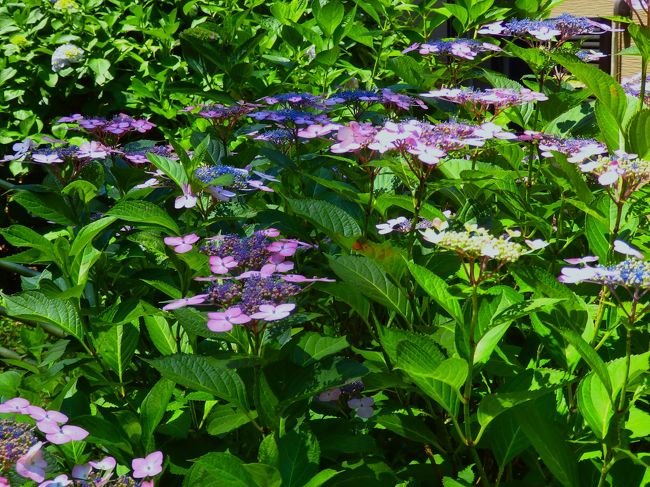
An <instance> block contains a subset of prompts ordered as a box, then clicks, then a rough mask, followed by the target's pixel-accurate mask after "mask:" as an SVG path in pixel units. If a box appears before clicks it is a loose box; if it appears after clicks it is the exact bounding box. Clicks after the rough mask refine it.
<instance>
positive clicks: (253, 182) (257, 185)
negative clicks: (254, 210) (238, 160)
mask: <svg viewBox="0 0 650 487" xmlns="http://www.w3.org/2000/svg"><path fill="white" fill-rule="evenodd" d="M247 183H248V185H249V186H250V187H251V188H253V189H258V190H260V191H265V192H266V193H273V192H274V191H273V189H271V188H269V187H268V186H265V185H264V182H263V181H259V180H257V179H249V180H248V181H247Z"/></svg>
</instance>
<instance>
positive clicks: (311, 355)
mask: <svg viewBox="0 0 650 487" xmlns="http://www.w3.org/2000/svg"><path fill="white" fill-rule="evenodd" d="M293 341H294V342H295V343H294V344H293V350H292V353H291V358H292V360H293V362H294V363H296V364H298V365H302V366H304V365H309V364H311V363H313V362H317V361H318V360H320V359H322V358H323V357H327V356H328V355H332V354H335V353H338V352H340V351H341V350H345V349H346V348H348V347H349V346H350V345H349V343H348V341H347V340H346V339H345V337H326V336H322V335H321V334H319V333H316V332H306V333H301V334H300V335H299V336H298V337H294V339H293Z"/></svg>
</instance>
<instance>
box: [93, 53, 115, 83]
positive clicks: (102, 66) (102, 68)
mask: <svg viewBox="0 0 650 487" xmlns="http://www.w3.org/2000/svg"><path fill="white" fill-rule="evenodd" d="M88 67H89V68H90V70H91V71H92V72H93V73H94V74H95V82H96V83H97V84H98V85H103V84H105V83H106V82H108V81H110V80H112V79H113V75H111V73H110V72H109V70H110V69H111V62H110V61H109V60H108V59H98V58H94V59H89V60H88Z"/></svg>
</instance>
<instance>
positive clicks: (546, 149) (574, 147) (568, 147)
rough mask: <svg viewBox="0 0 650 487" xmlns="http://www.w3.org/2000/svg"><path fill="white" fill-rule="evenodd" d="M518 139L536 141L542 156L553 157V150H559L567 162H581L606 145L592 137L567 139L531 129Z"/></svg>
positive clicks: (600, 151)
mask: <svg viewBox="0 0 650 487" xmlns="http://www.w3.org/2000/svg"><path fill="white" fill-rule="evenodd" d="M519 140H521V141H523V142H534V143H537V144H538V146H539V148H540V151H541V154H542V157H553V152H559V153H560V154H564V155H565V156H567V160H568V161H569V162H582V161H584V160H585V159H588V158H590V157H593V156H595V155H598V154H604V153H606V152H607V146H606V145H605V144H603V143H602V142H599V141H597V140H594V139H567V138H563V137H559V136H557V135H551V134H544V133H542V132H535V131H533V130H527V131H525V132H524V134H523V135H521V136H519Z"/></svg>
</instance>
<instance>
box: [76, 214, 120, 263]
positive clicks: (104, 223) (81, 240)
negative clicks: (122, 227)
mask: <svg viewBox="0 0 650 487" xmlns="http://www.w3.org/2000/svg"><path fill="white" fill-rule="evenodd" d="M116 220H117V218H116V217H114V216H105V217H102V218H100V219H99V220H95V221H94V222H92V223H89V224H88V225H86V226H85V227H83V228H82V229H81V230H79V233H78V234H77V236H76V237H75V238H74V240H73V241H72V245H71V246H70V255H71V256H75V255H77V254H78V253H79V252H81V250H82V249H83V248H84V247H85V246H86V245H88V244H89V243H90V242H92V241H93V239H94V238H95V237H96V236H97V235H99V233H100V232H101V231H102V230H104V229H105V228H106V227H108V226H109V225H110V224H111V223H113V222H114V221H116Z"/></svg>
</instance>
